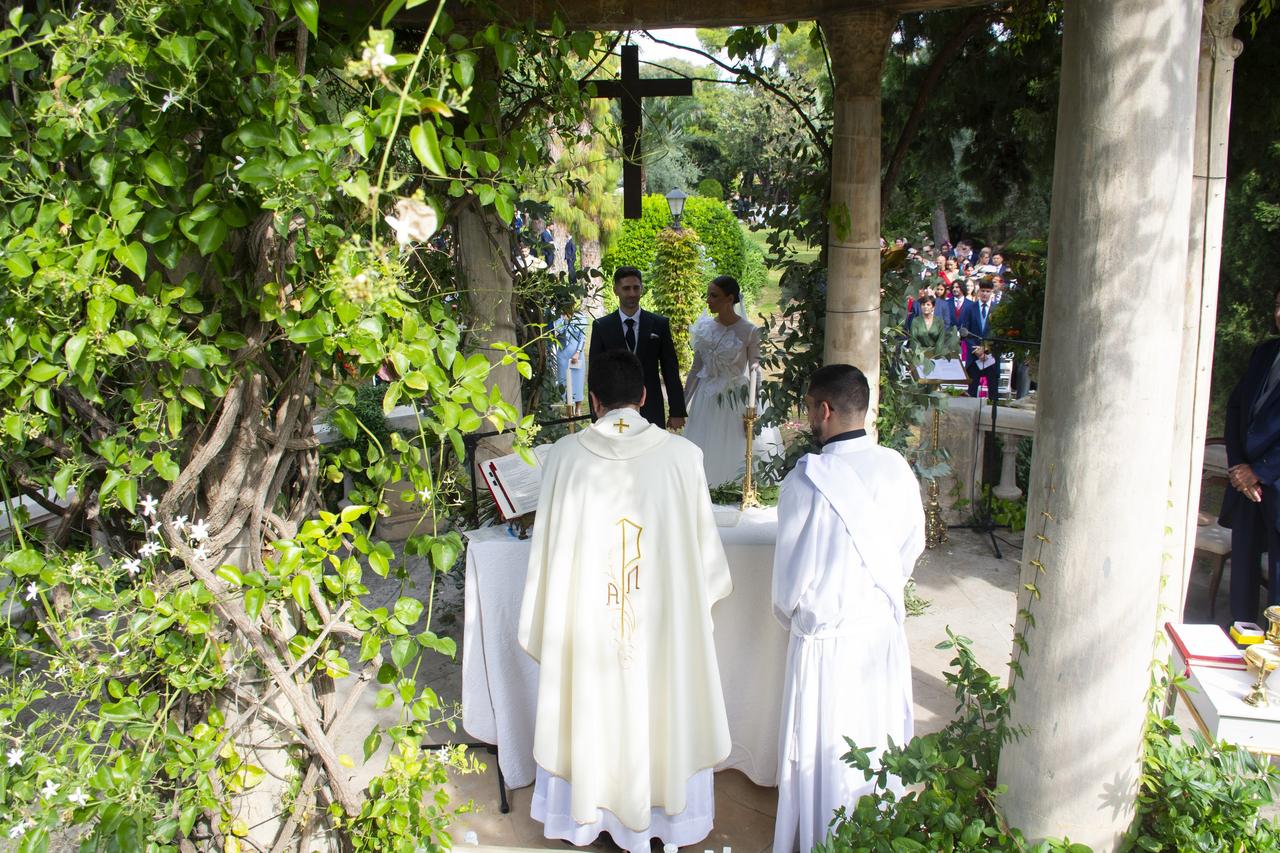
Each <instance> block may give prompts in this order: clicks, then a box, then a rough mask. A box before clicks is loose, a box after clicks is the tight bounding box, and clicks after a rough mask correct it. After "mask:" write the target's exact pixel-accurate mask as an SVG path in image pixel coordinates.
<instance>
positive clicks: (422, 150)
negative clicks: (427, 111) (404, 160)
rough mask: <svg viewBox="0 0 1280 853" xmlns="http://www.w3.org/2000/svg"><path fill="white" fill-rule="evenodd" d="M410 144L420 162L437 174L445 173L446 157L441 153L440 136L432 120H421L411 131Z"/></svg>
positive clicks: (442, 174)
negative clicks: (437, 134)
mask: <svg viewBox="0 0 1280 853" xmlns="http://www.w3.org/2000/svg"><path fill="white" fill-rule="evenodd" d="M409 145H410V147H412V148H413V154H414V156H415V157H417V158H418V162H419V163H421V164H422V165H424V166H426V167H427V168H428V169H430V170H431V171H432V172H434V173H435V174H437V175H440V176H444V175H445V173H446V172H445V166H444V158H443V157H442V156H441V154H440V138H439V137H438V136H436V129H435V127H434V126H433V125H432V124H431V123H430V122H419V123H418V124H416V125H414V127H413V129H412V130H410V131H409Z"/></svg>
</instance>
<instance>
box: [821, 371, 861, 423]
mask: <svg viewBox="0 0 1280 853" xmlns="http://www.w3.org/2000/svg"><path fill="white" fill-rule="evenodd" d="M809 396H810V397H812V398H813V400H814V402H817V401H820V400H826V401H827V405H828V406H830V407H831V409H832V411H835V412H838V413H839V414H842V415H865V414H866V413H867V406H868V404H870V402H871V387H870V386H869V385H868V384H867V377H866V376H864V375H863V373H862V371H861V370H859V369H858V368H856V367H854V366H853V365H852V364H828V365H827V366H826V367H819V368H818V369H817V370H815V371H814V372H813V376H812V377H811V378H810V379H809Z"/></svg>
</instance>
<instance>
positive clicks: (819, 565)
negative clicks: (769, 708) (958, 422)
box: [773, 364, 924, 853]
mask: <svg viewBox="0 0 1280 853" xmlns="http://www.w3.org/2000/svg"><path fill="white" fill-rule="evenodd" d="M804 401H805V405H806V406H807V408H808V416H809V426H810V428H811V429H812V431H813V437H814V439H815V440H817V441H818V442H820V443H821V446H822V452H821V453H810V454H808V455H806V456H805V457H804V458H802V459H801V460H800V462H799V463H798V464H797V465H796V467H795V469H794V470H793V471H792V472H791V473H790V474H788V475H787V478H786V479H785V480H784V481H783V483H782V493H781V496H780V497H779V500H778V545H777V551H776V552H775V556H774V564H773V608H774V614H775V615H776V616H777V617H778V620H779V621H780V622H781V623H782V625H783V627H785V628H787V629H789V630H790V632H791V642H790V646H789V647H788V650H787V674H786V681H785V682H784V688H783V700H782V730H781V733H780V735H779V753H778V756H779V758H778V761H779V766H778V819H777V823H776V825H775V829H774V837H773V850H774V853H793V851H795V850H797V849H798V850H800V851H802V853H808V851H809V850H810V849H811V848H812V847H813V845H814V844H816V843H818V842H820V841H822V840H823V838H825V837H826V834H827V827H828V825H829V824H830V823H831V818H832V813H833V812H834V811H835V810H836V808H838V807H839V806H846V807H848V808H852V807H853V806H854V804H855V803H856V802H857V800H858V797H860V796H861V795H862V794H864V793H868V792H869V791H870V790H871V788H872V783H871V782H867V781H866V780H865V779H864V777H863V774H862V773H861V772H860V771H857V770H854V769H853V768H852V767H850V766H848V765H847V764H845V763H844V762H843V761H841V760H840V757H841V756H842V755H844V754H845V753H847V752H848V751H849V747H848V744H846V743H845V740H844V739H845V737H846V736H847V737H849V738H852V739H853V741H854V742H855V743H856V744H857V745H858V746H859V747H874V748H875V749H876V752H875V753H872V756H871V758H872V765H873V766H875V763H876V760H877V756H878V753H879V751H880V750H882V749H884V748H885V747H886V746H888V743H889V739H890V738H892V740H893V742H894V743H896V744H902V743H904V742H906V741H907V740H908V739H910V737H911V734H912V711H911V708H912V704H911V663H910V660H909V658H908V654H907V637H906V633H905V631H904V630H903V618H904V616H905V611H904V607H903V587H904V586H905V584H906V581H907V579H908V578H909V577H910V576H911V571H912V569H913V568H914V567H915V562H916V558H917V557H919V556H920V553H921V551H923V550H924V509H923V507H922V505H921V502H920V487H919V484H918V483H917V481H916V478H915V475H914V474H913V473H912V472H911V467H910V466H909V465H908V464H907V462H906V460H905V459H903V458H902V456H901V455H900V454H898V453H897V452H896V451H893V450H890V449H888V448H885V447H879V446H878V445H877V444H876V443H875V441H874V440H873V439H872V438H870V437H869V436H868V435H867V434H866V431H865V430H864V429H863V421H864V419H865V417H866V413H867V403H868V388H867V379H866V377H865V376H864V375H863V374H862V371H860V370H858V369H857V368H856V367H852V366H850V365H847V364H833V365H828V366H827V367H823V368H821V369H820V370H818V371H817V372H815V373H814V374H813V377H812V379H811V380H810V382H809V389H808V393H807V394H806V395H805V398H804Z"/></svg>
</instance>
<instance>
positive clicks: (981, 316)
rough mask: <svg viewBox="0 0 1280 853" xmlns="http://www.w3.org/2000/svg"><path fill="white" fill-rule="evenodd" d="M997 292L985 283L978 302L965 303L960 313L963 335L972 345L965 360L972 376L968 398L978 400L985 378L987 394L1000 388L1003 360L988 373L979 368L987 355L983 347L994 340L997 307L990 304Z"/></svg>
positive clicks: (979, 292) (993, 393) (987, 370)
mask: <svg viewBox="0 0 1280 853" xmlns="http://www.w3.org/2000/svg"><path fill="white" fill-rule="evenodd" d="M994 293H995V289H994V288H993V287H992V285H991V282H990V281H984V282H983V283H982V285H981V286H980V287H979V288H978V299H977V301H976V302H966V303H964V308H962V309H961V310H960V334H961V335H963V336H964V339H965V340H966V341H968V343H969V355H968V358H967V359H966V363H965V370H967V371H968V373H969V396H970V397H976V396H978V380H979V379H980V378H982V377H983V376H985V377H986V378H987V393H988V394H990V395H993V396H994V395H995V394H996V393H997V390H998V389H999V387H1000V360H999V359H996V361H995V363H994V364H992V365H991V366H990V367H987V368H985V369H979V368H978V362H979V361H981V360H982V359H983V358H985V357H986V356H987V355H989V354H990V353H988V351H987V349H986V347H984V346H983V345H982V341H983V340H984V339H985V338H989V337H991V313H992V312H993V311H994V310H995V307H996V306H995V305H994V304H992V302H991V297H992V296H993V295H994Z"/></svg>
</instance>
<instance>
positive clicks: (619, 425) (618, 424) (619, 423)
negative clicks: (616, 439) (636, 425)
mask: <svg viewBox="0 0 1280 853" xmlns="http://www.w3.org/2000/svg"><path fill="white" fill-rule="evenodd" d="M613 428H614V429H616V430H617V431H618V435H622V432H623V430H628V429H631V424H629V423H627V422H626V421H624V420H623V419H622V418H618V419H617V420H616V421H614V422H613Z"/></svg>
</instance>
